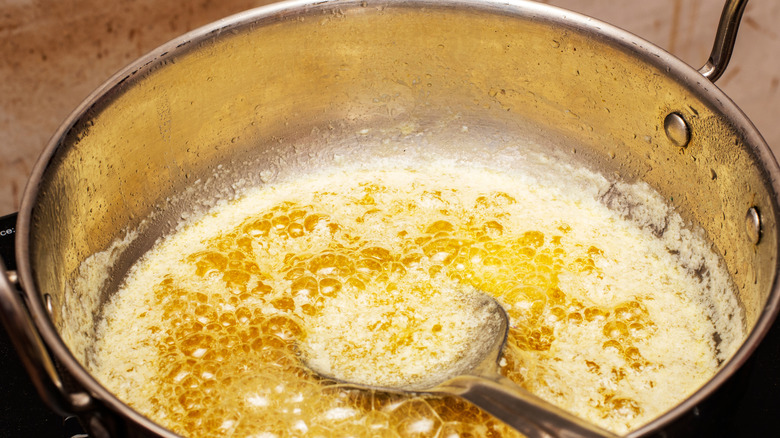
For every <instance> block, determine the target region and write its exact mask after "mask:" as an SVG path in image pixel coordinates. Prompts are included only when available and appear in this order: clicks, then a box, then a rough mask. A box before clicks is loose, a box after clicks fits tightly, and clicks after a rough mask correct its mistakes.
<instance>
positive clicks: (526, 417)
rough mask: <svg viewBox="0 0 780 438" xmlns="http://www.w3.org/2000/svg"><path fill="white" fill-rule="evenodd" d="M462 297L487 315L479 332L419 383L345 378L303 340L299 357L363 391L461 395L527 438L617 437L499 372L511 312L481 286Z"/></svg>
mask: <svg viewBox="0 0 780 438" xmlns="http://www.w3.org/2000/svg"><path fill="white" fill-rule="evenodd" d="M465 300H467V302H468V303H469V307H470V309H469V310H470V312H471V313H473V314H474V315H477V314H478V313H477V312H478V311H481V310H482V309H486V310H487V315H486V317H485V318H483V319H482V320H481V321H480V326H479V327H478V328H477V329H476V330H477V331H478V332H479V336H478V337H474V338H473V339H472V340H471V345H470V346H469V347H467V348H466V351H465V352H464V354H463V356H462V357H460V358H459V359H458V360H456V361H454V362H452V363H442V364H439V365H441V367H442V369H440V370H437V371H436V372H435V373H432V375H431V376H429V377H428V378H426V379H424V380H422V381H420V380H417V381H413V382H398V384H395V385H393V386H379V385H377V384H376V382H366V381H359V382H355V381H350V380H345V379H342V378H340V376H342V375H343V370H339V369H333V370H330V369H322V363H319V362H318V361H317V360H313V361H312V360H309V359H311V358H312V356H310V355H309V354H310V352H309V350H308V349H307V348H306V345H305V343H304V345H302V346H301V351H302V361H303V363H304V365H306V367H307V368H309V369H310V370H312V371H314V372H315V373H317V374H319V375H320V376H322V377H324V378H326V379H330V380H336V381H339V382H343V383H345V384H348V385H351V386H355V387H357V388H361V389H366V390H374V391H384V392H398V393H408V394H413V393H429V394H446V395H456V396H459V397H462V398H464V399H466V400H469V401H470V402H472V403H473V404H474V405H476V406H478V407H480V408H481V409H483V410H485V411H486V412H488V413H490V414H492V415H493V416H495V417H496V418H499V419H500V420H502V421H504V422H505V423H507V424H508V425H510V426H512V427H513V428H514V429H515V430H517V431H518V432H520V433H522V434H523V435H524V436H526V437H528V438H555V437H582V438H584V437H592V438H605V437H613V438H617V435H614V434H612V433H610V432H609V431H607V430H604V429H601V428H600V427H597V426H594V425H592V424H590V423H589V422H587V421H583V420H582V419H580V418H578V417H576V416H574V415H572V414H570V413H568V412H566V411H564V410H563V409H560V408H558V407H557V406H555V405H553V404H551V403H548V402H546V401H544V400H542V399H541V398H539V397H537V396H535V395H533V394H532V393H530V392H529V391H527V390H526V389H524V388H523V387H521V386H519V385H518V384H516V383H515V382H513V381H512V380H510V379H507V378H505V377H503V376H502V375H501V374H500V372H499V361H500V360H501V358H502V351H503V349H504V346H505V344H506V339H507V336H508V334H509V326H510V323H509V315H507V313H506V310H504V308H503V307H502V306H501V304H500V303H499V302H498V301H496V300H495V298H493V297H492V296H490V295H488V294H486V293H485V292H483V291H481V290H478V289H475V288H471V289H470V290H469V291H468V298H466V299H465ZM479 315H483V313H479ZM453 335H454V336H457V334H453ZM313 357H314V358H317V354H316V353H314V356H313Z"/></svg>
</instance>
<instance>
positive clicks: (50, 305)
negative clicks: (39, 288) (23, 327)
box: [43, 294, 54, 316]
mask: <svg viewBox="0 0 780 438" xmlns="http://www.w3.org/2000/svg"><path fill="white" fill-rule="evenodd" d="M43 303H44V304H45V305H46V311H47V312H49V316H52V315H54V303H52V298H51V295H50V294H46V295H44V296H43Z"/></svg>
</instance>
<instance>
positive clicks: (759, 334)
mask: <svg viewBox="0 0 780 438" xmlns="http://www.w3.org/2000/svg"><path fill="white" fill-rule="evenodd" d="M367 3H369V6H376V7H384V8H395V9H401V8H406V9H409V8H419V7H425V8H429V9H434V8H435V9H471V10H478V11H480V12H484V13H493V14H499V15H506V16H510V17H511V16H518V17H526V16H527V17H532V18H533V19H535V20H538V21H543V22H545V23H549V24H551V25H555V26H562V27H565V28H568V29H572V30H575V31H577V32H578V33H582V34H583V35H585V36H589V37H591V38H596V39H599V40H602V41H606V42H609V43H610V44H612V45H614V46H615V47H616V48H618V49H620V50H623V51H625V52H627V53H630V54H631V56H633V57H636V58H637V59H638V60H641V61H642V62H644V63H646V64H650V65H652V66H654V67H656V68H658V69H659V70H662V71H666V74H667V75H668V76H670V77H673V78H675V80H677V81H678V82H679V83H680V84H682V85H684V86H685V87H687V88H688V89H690V90H691V91H692V92H693V93H694V94H696V95H698V96H700V97H702V100H703V101H704V102H706V103H708V104H709V105H710V106H711V107H712V108H713V109H715V110H717V111H719V112H720V113H722V114H723V115H725V116H726V117H727V118H728V119H730V120H731V121H733V122H734V123H735V125H736V126H738V127H740V129H741V130H742V132H741V134H742V135H744V138H745V141H746V143H747V144H748V145H749V147H750V148H751V150H752V152H753V153H755V155H756V157H757V158H758V161H759V163H760V165H761V168H762V170H764V171H765V172H766V173H767V175H768V176H767V180H768V181H769V182H770V183H771V186H772V188H773V190H774V199H773V202H774V204H775V205H776V206H777V205H780V167H778V163H777V161H776V159H775V157H774V155H773V154H772V152H771V150H770V149H769V146H768V145H767V143H766V142H765V140H764V139H763V137H762V136H761V134H760V133H759V132H758V130H757V129H756V127H755V126H754V125H753V123H752V122H751V121H750V120H749V119H748V118H747V116H746V115H745V114H744V113H743V112H742V110H740V109H739V107H738V106H737V105H736V104H735V103H734V102H733V101H732V100H731V99H730V98H729V97H728V96H727V95H726V94H724V93H723V92H722V91H721V90H720V89H719V88H718V87H717V86H715V84H713V83H712V82H710V81H709V80H708V79H706V78H705V77H704V76H702V75H701V74H700V73H699V72H698V71H697V70H696V69H695V68H693V67H691V66H689V65H687V64H685V63H684V62H683V61H681V60H680V59H678V58H676V57H675V56H674V55H672V54H670V53H668V52H666V51H665V50H663V49H661V48H660V47H658V46H656V45H655V44H653V43H651V42H648V41H646V40H644V39H642V38H640V37H638V36H636V35H634V34H632V33H630V32H627V31H625V30H622V29H620V28H618V27H616V26H613V25H611V24H607V23H604V22H602V21H599V20H598V19H595V18H592V17H589V16H586V15H582V14H579V13H576V12H571V11H568V10H565V9H561V8H558V7H554V6H550V5H546V4H540V3H536V2H532V1H528V0H447V1H446V2H445V1H442V0H377V1H370V2H366V1H360V0H325V1H317V0H291V1H284V2H279V3H272V4H269V5H266V6H262V7H258V8H254V9H250V10H247V11H244V12H241V13H238V14H235V15H231V16H229V17H226V18H223V19H220V20H217V21H215V22H212V23H210V24H207V25H205V26H202V27H199V28H197V29H195V30H193V31H190V32H187V33H185V34H183V35H181V36H179V37H177V38H175V39H173V40H171V41H169V42H167V43H165V44H163V45H161V46H159V47H157V48H156V49H154V50H152V51H151V52H149V53H147V54H146V55H144V56H142V57H140V58H138V59H137V60H136V61H134V62H132V63H131V64H129V65H128V66H127V67H125V68H123V69H122V70H120V71H119V72H117V73H116V74H114V75H113V76H112V77H110V78H109V79H108V80H107V81H106V82H104V83H103V84H102V85H101V86H100V87H98V88H97V89H96V90H95V91H93V92H92V93H91V94H90V95H89V96H88V97H87V98H86V99H85V100H84V101H83V102H82V103H81V104H80V105H79V106H78V107H77V108H76V109H75V110H74V111H73V112H72V113H71V114H70V115H69V116H68V117H67V118H66V119H65V121H64V122H63V123H62V124H61V125H60V127H59V128H58V129H57V130H56V131H55V134H54V135H53V136H52V138H51V139H50V140H49V142H48V143H47V146H46V147H45V149H44V151H43V152H42V154H41V155H40V157H39V159H38V161H37V162H36V164H35V166H34V168H33V170H32V172H31V176H30V179H29V180H28V183H27V186H26V188H25V191H24V194H23V197H22V204H21V208H20V211H19V218H18V223H17V237H16V260H17V263H18V268H17V272H18V274H19V278H20V281H21V284H22V289H23V290H24V294H25V295H26V297H27V301H28V304H29V308H30V311H31V314H32V317H33V320H34V322H35V325H36V326H37V328H38V330H39V331H40V334H41V337H42V338H43V340H44V342H45V343H46V345H47V347H48V348H49V349H50V351H51V353H52V354H53V355H54V357H56V360H57V362H59V363H60V364H61V365H62V366H63V367H64V368H65V369H66V370H67V372H68V373H69V374H70V376H72V377H73V378H74V379H75V381H76V382H78V385H80V386H81V387H82V388H83V389H84V390H86V391H87V392H88V393H89V394H91V395H92V396H93V397H95V398H96V399H97V400H99V401H100V402H101V403H102V404H104V405H105V406H107V407H108V408H110V409H111V410H113V411H115V412H117V413H120V414H122V415H124V416H125V417H128V418H129V419H130V420H131V421H133V422H135V423H137V424H138V425H140V426H142V427H144V428H145V429H147V430H148V431H150V432H153V433H156V434H158V435H160V436H165V437H174V436H178V435H176V434H174V433H173V432H171V431H170V430H168V429H166V428H164V427H163V426H161V425H159V424H157V423H155V422H154V421H152V420H150V419H148V418H146V417H144V416H143V415H141V414H140V413H139V412H137V411H135V410H134V409H132V408H131V407H130V406H128V405H127V404H125V403H124V402H122V401H121V400H119V399H118V398H117V397H116V396H114V395H113V394H112V393H111V392H109V391H108V390H107V389H106V388H105V387H104V386H102V384H100V383H99V382H98V381H97V380H96V379H95V378H94V377H93V376H92V375H91V374H90V373H89V372H88V371H87V370H86V369H85V368H84V367H83V366H82V365H81V363H80V362H79V361H78V360H76V358H75V357H74V356H73V355H72V353H71V352H70V350H69V349H68V347H67V346H66V345H65V343H64V342H63V340H62V338H61V337H60V335H59V334H58V332H57V330H56V329H55V327H54V324H53V322H52V320H51V319H50V317H49V314H48V312H47V311H46V309H45V305H44V302H43V299H42V292H44V291H40V290H38V288H37V285H36V282H35V280H34V278H35V277H34V276H33V272H32V265H31V260H30V246H29V245H30V241H31V235H30V232H31V227H30V223H31V219H32V215H33V210H34V209H35V203H36V198H37V197H38V194H39V188H40V184H41V181H42V180H43V178H44V177H45V176H46V173H47V169H48V168H49V165H50V163H51V162H52V160H53V158H54V157H55V155H56V154H57V152H58V151H59V150H60V147H64V146H62V140H63V139H64V138H65V136H66V134H67V133H68V132H69V130H70V129H71V128H72V127H73V126H74V125H75V124H76V123H77V122H78V121H79V120H80V119H82V118H83V117H84V116H86V115H87V113H88V111H89V109H90V108H92V107H93V106H95V105H96V104H98V103H100V102H103V101H104V100H105V99H109V98H110V95H111V92H112V91H113V90H116V89H117V88H118V87H119V86H120V84H122V83H123V82H125V81H126V80H128V79H131V78H133V77H134V76H136V75H142V74H143V73H145V72H149V71H150V70H152V69H154V68H155V67H158V66H160V65H162V64H164V63H165V62H166V61H168V60H170V59H173V58H174V57H175V56H177V55H179V54H181V53H183V52H184V51H186V50H189V49H190V48H191V47H194V46H197V43H199V42H206V41H208V40H210V39H211V38H214V37H218V36H219V35H220V34H222V33H231V32H242V31H243V29H244V27H246V26H248V25H250V24H256V25H257V24H259V25H262V24H263V23H265V22H276V21H284V20H286V19H289V18H290V17H296V16H299V15H302V14H307V13H311V12H312V11H324V10H331V9H337V8H338V9H342V8H343V9H352V8H356V7H362V6H366V4H367ZM776 245H778V248H779V249H780V243H776ZM778 253H780V250H779V251H778ZM779 267H780V261H776V263H775V272H777V271H778V268H779ZM779 309H780V285H779V284H778V278H777V275H775V278H774V280H773V284H772V291H771V293H770V295H769V297H768V298H767V302H766V304H765V306H764V307H763V309H762V312H761V315H760V316H759V318H758V320H757V322H756V324H755V326H754V328H753V330H752V331H751V332H750V334H749V335H748V336H747V338H746V339H745V340H744V342H743V343H742V345H741V346H740V348H739V349H738V350H737V351H736V352H735V353H734V355H733V356H732V357H731V358H730V359H729V361H728V362H727V363H726V364H724V365H723V366H722V367H721V369H720V370H719V371H718V372H717V373H716V374H715V376H713V377H712V378H710V379H709V380H708V381H707V382H706V383H705V384H704V385H703V386H702V387H701V388H699V389H698V390H697V391H696V392H694V393H693V394H691V395H690V396H689V397H688V398H687V399H685V400H684V401H682V402H681V403H680V404H678V405H677V406H675V407H673V408H671V409H670V410H669V411H667V412H666V413H664V414H663V415H661V416H660V417H657V418H655V419H654V420H652V421H651V422H649V423H647V424H645V425H643V426H641V427H640V428H638V429H635V430H633V431H632V432H630V433H629V434H628V435H627V436H629V437H637V436H641V435H644V434H647V433H649V432H652V431H655V430H658V429H660V428H662V427H663V426H665V425H667V424H669V423H671V422H672V421H673V420H675V419H676V418H678V417H680V416H681V415H683V414H684V413H685V412H688V411H689V410H691V409H692V408H694V407H695V406H696V405H697V404H698V403H700V402H702V401H703V400H704V399H705V398H707V397H708V396H709V395H710V394H712V393H713V392H714V391H715V390H716V389H717V388H719V387H720V386H721V385H722V384H723V383H724V382H725V381H726V380H728V379H729V378H730V377H731V376H732V375H733V374H734V373H735V372H736V371H737V370H738V369H739V368H740V367H741V366H742V365H743V364H744V363H745V362H746V361H747V359H748V358H749V357H750V355H751V354H752V352H753V351H754V350H755V349H756V347H757V346H758V344H759V343H760V342H761V340H762V339H763V337H764V336H765V334H766V333H767V331H768V330H769V328H770V327H771V325H772V323H773V321H774V319H775V317H776V316H777V313H778V310H779Z"/></svg>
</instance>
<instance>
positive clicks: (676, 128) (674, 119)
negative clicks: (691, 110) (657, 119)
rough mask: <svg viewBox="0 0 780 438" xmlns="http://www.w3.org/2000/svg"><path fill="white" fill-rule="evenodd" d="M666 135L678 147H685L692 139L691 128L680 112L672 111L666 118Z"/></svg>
mask: <svg viewBox="0 0 780 438" xmlns="http://www.w3.org/2000/svg"><path fill="white" fill-rule="evenodd" d="M664 132H666V137H667V138H668V139H669V141H670V142H672V144H673V145H675V146H677V147H681V148H684V147H685V146H688V142H690V141H691V130H690V128H688V123H686V122H685V119H684V118H683V117H682V116H681V115H680V114H678V113H671V114H669V115H668V116H666V118H665V119H664Z"/></svg>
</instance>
